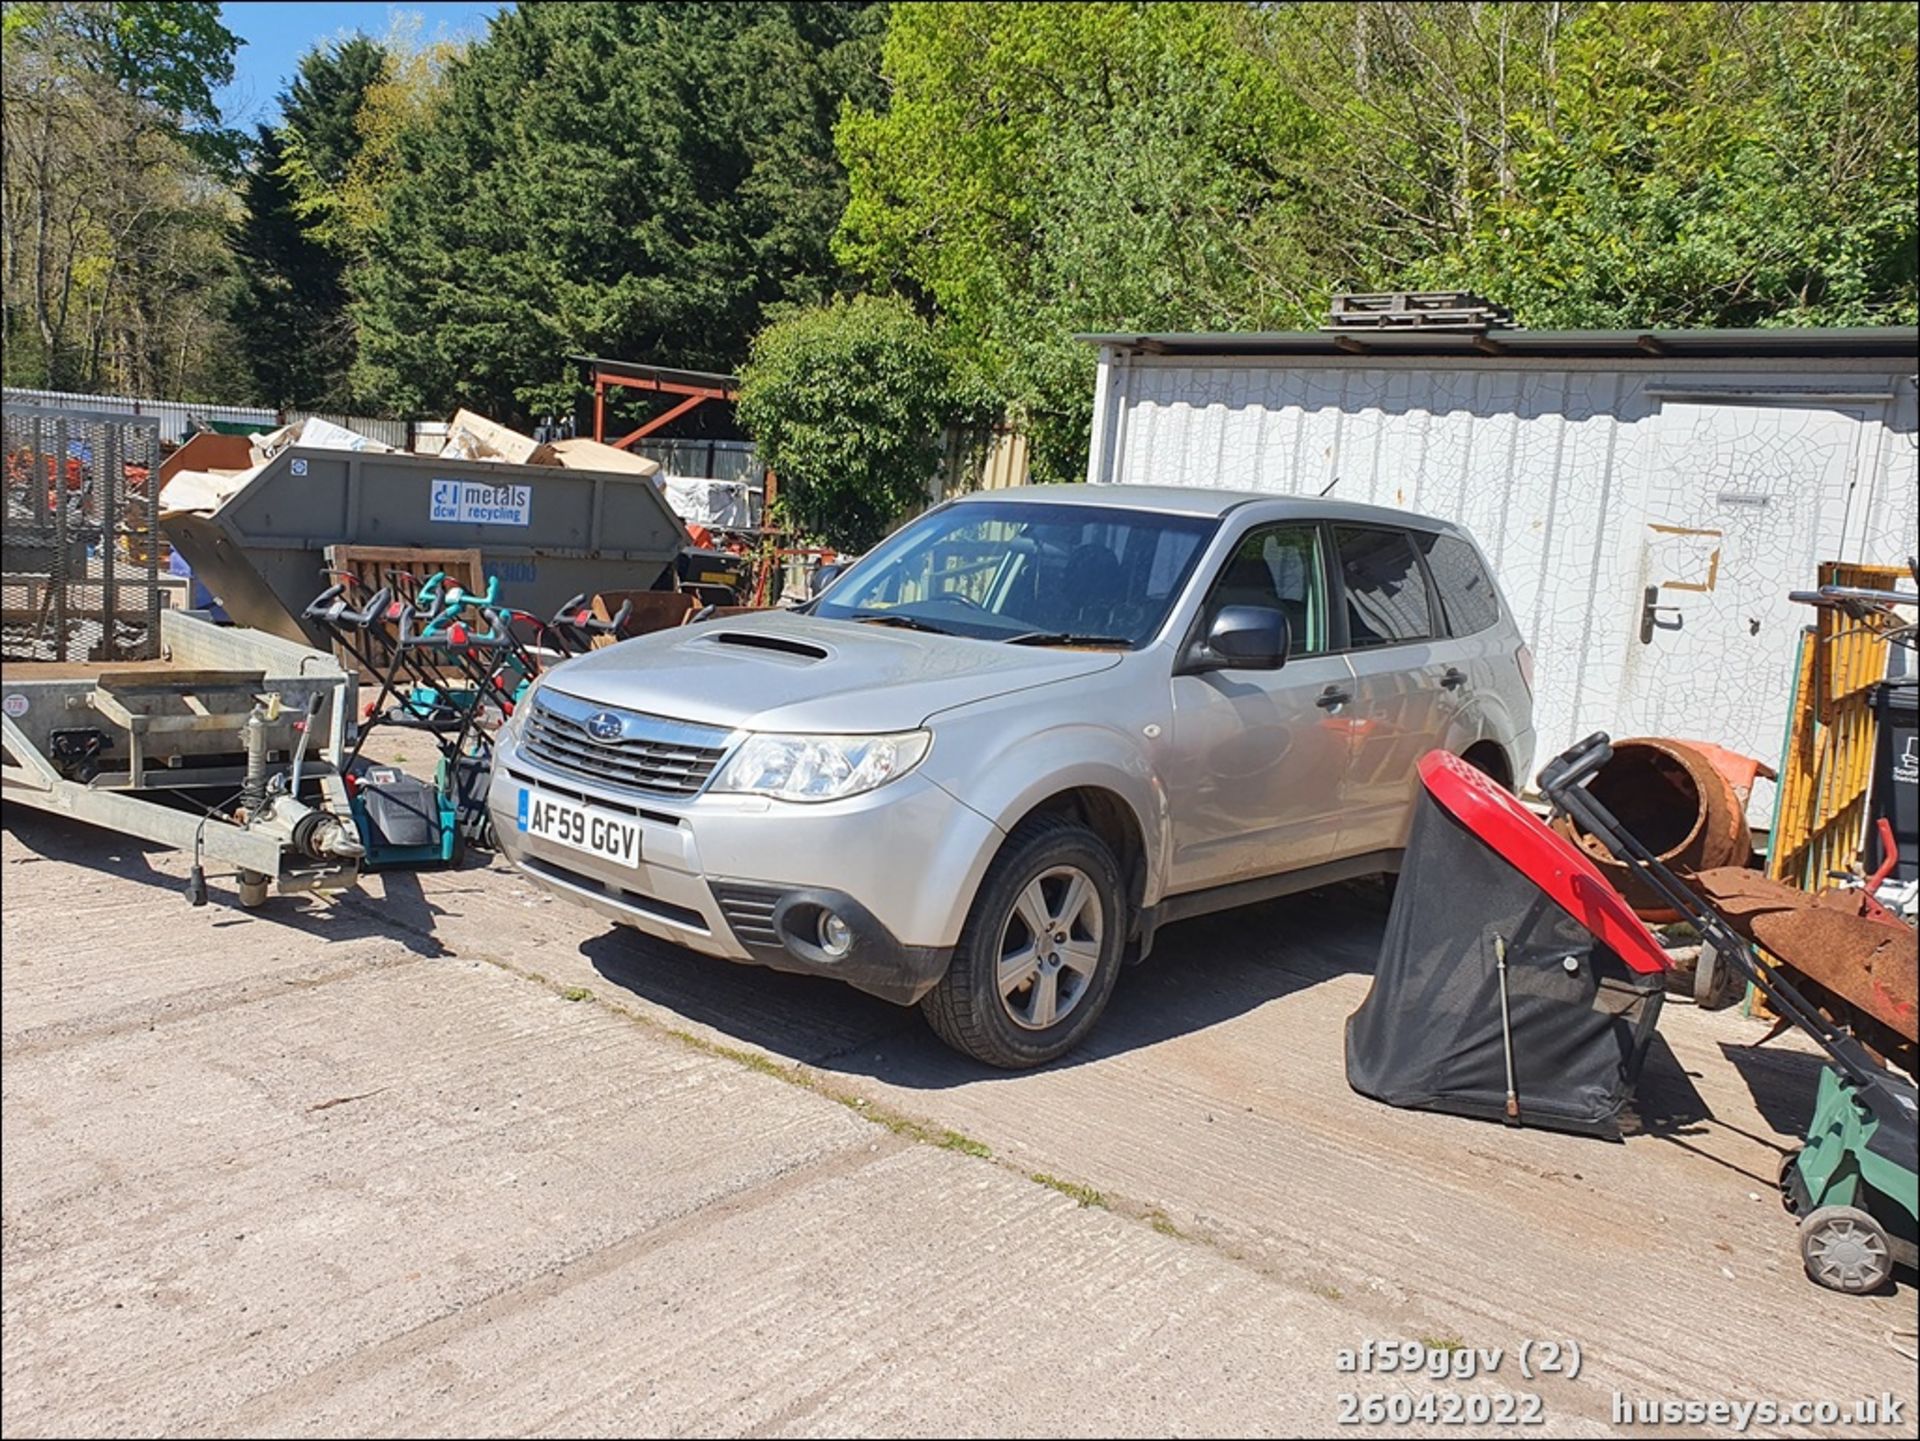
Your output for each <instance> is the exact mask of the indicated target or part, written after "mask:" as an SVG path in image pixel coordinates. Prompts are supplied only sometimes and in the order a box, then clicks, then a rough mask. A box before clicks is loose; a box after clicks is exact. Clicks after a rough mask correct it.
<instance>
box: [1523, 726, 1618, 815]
mask: <svg viewBox="0 0 1920 1441" xmlns="http://www.w3.org/2000/svg"><path fill="white" fill-rule="evenodd" d="M1612 759H1613V739H1612V737H1610V736H1609V735H1608V734H1607V733H1606V732H1605V731H1595V732H1594V733H1593V734H1592V735H1590V736H1588V737H1587V738H1586V739H1585V740H1583V741H1581V742H1580V743H1579V744H1578V745H1575V746H1571V747H1569V748H1568V749H1567V750H1565V751H1562V752H1561V753H1560V754H1559V755H1557V756H1555V757H1554V758H1553V759H1552V760H1550V761H1548V762H1547V765H1546V769H1545V770H1543V771H1541V772H1540V794H1541V795H1543V796H1545V797H1546V798H1547V799H1548V800H1550V801H1553V802H1555V803H1556V804H1558V802H1559V797H1560V796H1561V795H1562V794H1564V793H1565V792H1567V791H1569V790H1572V789H1573V788H1574V787H1575V786H1581V785H1585V784H1586V783H1587V782H1588V781H1589V780H1591V779H1592V778H1593V775H1594V772H1596V771H1598V770H1599V769H1600V767H1602V766H1603V765H1605V764H1606V763H1607V762H1608V761H1610V760H1612Z"/></svg>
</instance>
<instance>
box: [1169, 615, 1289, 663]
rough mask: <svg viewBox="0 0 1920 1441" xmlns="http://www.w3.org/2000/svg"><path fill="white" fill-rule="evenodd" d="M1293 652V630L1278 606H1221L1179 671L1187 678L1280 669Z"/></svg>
mask: <svg viewBox="0 0 1920 1441" xmlns="http://www.w3.org/2000/svg"><path fill="white" fill-rule="evenodd" d="M1292 651H1293V627H1292V626H1291V625H1289V624H1288V623H1287V614H1286V612H1285V611H1283V610H1281V609H1279V608H1278V607H1277V606H1270V605H1229V606H1223V607H1222V608H1221V610H1220V613H1219V614H1218V615H1216V616H1215V617H1214V618H1213V624H1212V625H1211V626H1210V627H1208V629H1207V636H1206V639H1205V640H1203V641H1202V642H1200V644H1199V645H1197V646H1195V647H1194V648H1193V650H1192V651H1191V652H1189V654H1188V657H1187V663H1186V665H1185V666H1183V667H1182V668H1181V669H1182V670H1183V671H1184V672H1185V673H1186V674H1188V675H1199V674H1203V673H1205V672H1207V671H1215V670H1279V669H1280V667H1281V666H1283V665H1285V664H1286V663H1287V657H1288V656H1289V655H1290V654H1291V653H1292Z"/></svg>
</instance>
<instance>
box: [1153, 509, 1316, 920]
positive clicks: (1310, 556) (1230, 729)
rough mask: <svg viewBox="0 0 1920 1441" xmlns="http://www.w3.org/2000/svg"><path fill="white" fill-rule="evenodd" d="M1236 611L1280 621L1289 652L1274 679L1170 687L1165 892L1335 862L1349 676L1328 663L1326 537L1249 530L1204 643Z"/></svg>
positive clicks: (1214, 605)
mask: <svg viewBox="0 0 1920 1441" xmlns="http://www.w3.org/2000/svg"><path fill="white" fill-rule="evenodd" d="M1229 605H1260V606H1273V607H1277V608H1278V609H1280V610H1281V611H1282V612H1283V613H1285V615H1286V616H1287V620H1288V623H1289V625H1290V627H1291V629H1292V632H1293V650H1292V654H1291V655H1290V656H1289V658H1288V660H1287V663H1286V664H1285V665H1283V666H1282V667H1280V669H1278V670H1270V671H1252V670H1224V671H1213V672H1210V673H1208V674H1205V675H1182V676H1175V677H1174V679H1173V745H1172V747H1171V749H1170V757H1171V765H1170V766H1169V773H1168V776H1167V787H1168V804H1169V807H1170V809H1171V812H1172V816H1173V864H1172V867H1171V874H1170V876H1169V885H1168V889H1169V891H1170V892H1176V893H1177V892H1181V891H1193V890H1201V889H1204V888H1206V887H1209V886H1216V885H1225V884H1229V883H1231V882H1234V881H1241V880H1250V879H1253V878H1255V877H1259V876H1267V875H1274V874H1277V873H1279V872H1282V871H1293V870H1299V869H1301V868H1302V867H1305V866H1311V865H1317V864H1319V863H1320V862H1322V861H1325V860H1328V859H1330V858H1331V857H1332V855H1333V847H1334V840H1335V837H1336V835H1337V834H1338V831H1339V824H1340V819H1339V801H1340V784H1341V778H1342V776H1343V774H1344V772H1345V770H1346V765H1347V736H1346V731H1345V729H1344V727H1343V725H1342V724H1341V722H1340V720H1339V719H1338V717H1337V715H1336V714H1335V712H1334V710H1332V709H1330V708H1329V707H1328V706H1327V705H1326V704H1325V702H1326V700H1327V697H1328V692H1330V691H1331V692H1335V693H1338V692H1339V691H1341V690H1342V689H1343V688H1344V687H1346V686H1347V685H1349V684H1350V683H1351V680H1352V672H1350V671H1349V670H1348V668H1347V664H1346V662H1345V661H1344V660H1343V659H1341V658H1340V657H1339V656H1337V655H1330V654H1328V651H1329V649H1330V646H1329V641H1328V615H1327V585H1326V562H1325V557H1324V556H1323V554H1322V551H1321V540H1320V532H1319V528H1318V527H1317V526H1314V525H1311V524H1298V523H1295V524H1281V525H1264V526H1256V527H1255V528H1254V529H1252V530H1250V531H1249V532H1248V533H1247V534H1246V535H1245V536H1244V537H1242V538H1241V540H1240V542H1239V544H1238V545H1237V546H1236V547H1235V548H1234V551H1233V553H1232V555H1231V556H1230V557H1229V558H1228V560H1227V562H1226V564H1225V565H1224V566H1223V567H1222V568H1221V572H1220V574H1219V576H1217V577H1216V578H1215V580H1214V583H1213V586H1212V588H1211V589H1210V590H1209V592H1208V595H1207V602H1206V608H1205V610H1204V611H1203V613H1202V618H1201V625H1202V628H1203V633H1204V628H1205V627H1206V626H1207V625H1208V624H1209V623H1210V622H1211V620H1212V618H1213V616H1214V615H1216V614H1217V613H1218V612H1219V611H1220V609H1221V608H1222V607H1224V606H1229Z"/></svg>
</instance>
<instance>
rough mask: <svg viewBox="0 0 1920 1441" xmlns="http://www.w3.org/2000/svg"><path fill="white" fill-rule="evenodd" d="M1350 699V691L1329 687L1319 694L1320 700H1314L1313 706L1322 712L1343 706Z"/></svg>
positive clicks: (1351, 695) (1351, 696)
mask: <svg viewBox="0 0 1920 1441" xmlns="http://www.w3.org/2000/svg"><path fill="white" fill-rule="evenodd" d="M1352 699H1353V692H1352V691H1350V690H1342V689H1340V687H1339V686H1337V685H1330V686H1328V687H1327V688H1326V689H1325V690H1323V691H1321V692H1320V698H1319V699H1318V700H1316V701H1315V702H1314V704H1315V705H1317V706H1319V707H1321V708H1322V709H1323V710H1334V709H1336V708H1337V707H1339V706H1343V705H1345V704H1346V703H1347V702H1348V701H1350V700H1352Z"/></svg>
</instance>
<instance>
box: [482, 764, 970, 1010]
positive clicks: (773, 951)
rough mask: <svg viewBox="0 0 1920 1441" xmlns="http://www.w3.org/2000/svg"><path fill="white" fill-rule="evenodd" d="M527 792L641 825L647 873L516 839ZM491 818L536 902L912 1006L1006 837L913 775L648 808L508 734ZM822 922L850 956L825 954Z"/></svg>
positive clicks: (946, 955) (664, 801)
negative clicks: (849, 791) (526, 749)
mask: <svg viewBox="0 0 1920 1441" xmlns="http://www.w3.org/2000/svg"><path fill="white" fill-rule="evenodd" d="M529 786H531V787H534V788H537V789H539V790H542V791H546V792H549V793H551V794H554V795H558V796H562V797H566V798H568V799H572V800H577V801H581V802H584V803H586V804H590V805H594V806H600V807H604V808H606V809H609V810H613V811H616V812H619V813H621V814H622V815H627V816H632V817H634V818H635V819H636V820H637V821H638V823H639V825H640V832H641V835H640V862H639V864H638V865H636V866H624V865H621V864H619V863H617V862H613V861H606V860H601V859H599V858H597V857H594V856H591V855H587V854H585V853H583V852H581V851H576V850H573V849H571V848H568V847H565V846H561V845H557V844H555V843H554V842H552V841H548V840H545V839H542V838H539V837H535V836H530V835H528V834H527V833H526V832H524V831H522V830H520V829H519V793H520V791H521V790H522V789H523V788H525V787H529ZM487 805H488V809H489V810H490V811H491V813H492V817H493V828H494V834H495V835H496V836H497V837H498V841H499V845H500V849H501V850H502V852H504V853H505V855H506V857H507V859H508V860H510V861H512V862H513V864H514V865H515V866H516V867H518V868H519V869H520V871H521V872H522V873H523V874H525V875H526V876H527V877H528V879H530V880H532V881H533V882H534V883H535V884H537V885H539V886H541V887H542V888H543V889H545V890H547V891H549V892H551V893H553V894H555V895H560V896H564V897H565V898H566V899H568V900H570V901H573V902H575V903H577V904H581V905H585V906H587V907H589V908H590V909H592V910H594V911H596V912H597V913H599V914H600V915H603V916H605V917H607V918H608V919H610V920H613V921H617V922H619V923H620V924H622V925H628V926H632V927H634V928H635V929H637V930H641V931H644V932H646V933H647V934H649V935H654V936H659V937H661V938H662V939H664V940H669V941H673V942H676V943H678V944H680V945H683V946H686V947H687V948H689V949H690V950H695V951H700V952H702V953H704V954H707V955H712V956H721V957H724V958H726V959H728V960H732V961H741V962H746V963H750V964H754V965H763V966H768V967H770V968H772V969H775V970H782V971H793V972H798V973H801V974H805V975H819V976H831V977H833V978H834V979H836V980H842V981H845V982H847V983H848V984H849V985H852V986H854V987H856V988H858V989H860V990H863V991H866V992H868V993H869V994H872V995H876V996H879V997H881V998H883V999H885V1000H889V1001H893V1002H896V1003H898V1004H902V1005H906V1004H911V1003H912V1002H914V1001H917V1000H918V999H919V998H920V997H921V996H923V995H925V994H926V992H927V991H929V990H930V989H932V987H933V986H934V985H935V983H937V982H938V981H939V979H940V978H941V976H943V975H944V974H946V968H947V963H948V961H949V960H950V959H951V958H952V955H953V948H954V945H955V943H956V941H957V940H958V937H959V932H960V928H961V926H962V925H963V924H964V923H965V919H966V910H967V906H968V905H969V904H970V903H971V900H972V897H973V893H974V889H975V887H976V886H977V884H978V881H979V877H980V875H981V874H982V873H984V871H985V868H986V863H987V861H988V860H990V859H991V857H992V855H993V852H994V850H995V849H996V848H997V847H998V844H999V841H1000V839H1001V833H1000V831H999V830H998V828H997V827H995V826H994V825H993V824H992V823H991V822H989V821H988V820H986V819H985V818H984V817H983V816H981V815H979V814H978V813H977V812H974V811H972V810H969V809H968V808H967V807H966V806H964V805H961V804H960V803H959V802H958V801H956V800H955V799H954V798H953V797H952V796H950V795H949V794H947V792H946V791H944V790H942V789H941V788H940V787H939V786H937V785H935V784H933V783H932V782H931V781H928V780H925V779H923V778H922V777H919V776H917V775H909V776H906V777H903V778H902V779H900V780H898V781H895V782H893V783H892V784H890V785H887V786H883V787H881V788H880V789H879V790H876V791H870V792H868V793H867V794H866V795H863V796H855V797H853V798H851V799H849V800H845V801H834V802H829V803H827V804H825V805H797V804H787V803H781V802H776V801H772V800H769V799H767V798H766V797H764V796H732V795H702V796H695V797H692V798H688V799H681V798H671V799H670V798H667V797H654V796H644V795H642V794H640V793H639V792H636V791H632V790H625V789H615V788H612V787H605V786H599V785H594V784H590V783H587V782H584V781H582V780H581V779H580V778H579V777H577V776H573V775H566V776H561V775H557V774H555V773H553V772H551V771H549V770H547V769H545V768H543V767H542V766H541V765H539V763H537V762H536V761H534V760H532V759H531V758H530V757H527V756H525V755H523V754H522V753H520V752H519V751H518V750H517V749H516V748H515V747H514V746H513V744H512V743H511V740H510V739H508V738H507V737H502V738H501V741H500V743H499V744H498V746H497V747H496V749H495V755H494V767H493V774H492V777H491V779H490V780H489V783H488V789H487ZM822 910H832V911H834V912H835V913H836V914H838V915H839V916H840V917H841V919H842V920H844V921H846V922H847V925H848V927H849V929H850V930H851V932H852V934H853V944H852V946H851V947H850V948H849V950H848V951H847V953H846V954H845V955H843V956H839V957H833V956H829V955H828V954H827V953H826V952H825V951H823V950H822V949H821V948H820V947H819V945H818V942H817V937H818V922H819V916H820V912H821V911H822Z"/></svg>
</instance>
